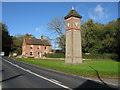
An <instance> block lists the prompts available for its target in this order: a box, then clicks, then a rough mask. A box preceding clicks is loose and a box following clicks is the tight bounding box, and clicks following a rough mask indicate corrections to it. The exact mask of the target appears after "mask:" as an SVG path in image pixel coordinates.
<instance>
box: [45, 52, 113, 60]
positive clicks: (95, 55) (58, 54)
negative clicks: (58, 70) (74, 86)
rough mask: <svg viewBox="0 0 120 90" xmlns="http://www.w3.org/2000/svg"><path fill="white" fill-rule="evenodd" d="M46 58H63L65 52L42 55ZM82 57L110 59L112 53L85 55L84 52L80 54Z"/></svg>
mask: <svg viewBox="0 0 120 90" xmlns="http://www.w3.org/2000/svg"><path fill="white" fill-rule="evenodd" d="M44 56H45V57H46V58H65V53H51V54H46V55H44ZM82 58H84V59H112V54H107V53H104V54H98V53H90V54H89V55H86V54H85V53H83V54H82Z"/></svg>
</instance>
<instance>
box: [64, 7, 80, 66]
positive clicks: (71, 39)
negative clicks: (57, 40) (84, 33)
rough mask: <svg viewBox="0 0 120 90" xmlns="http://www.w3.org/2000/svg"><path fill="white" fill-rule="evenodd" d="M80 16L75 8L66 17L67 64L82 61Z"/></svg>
mask: <svg viewBox="0 0 120 90" xmlns="http://www.w3.org/2000/svg"><path fill="white" fill-rule="evenodd" d="M81 18H82V16H80V15H79V14H78V13H77V12H76V11H75V10H74V9H73V8H72V10H71V11H70V12H69V13H68V14H67V16H65V17H64V19H65V20H66V59H65V63H66V64H79V63H82V46H81V31H80V19H81Z"/></svg>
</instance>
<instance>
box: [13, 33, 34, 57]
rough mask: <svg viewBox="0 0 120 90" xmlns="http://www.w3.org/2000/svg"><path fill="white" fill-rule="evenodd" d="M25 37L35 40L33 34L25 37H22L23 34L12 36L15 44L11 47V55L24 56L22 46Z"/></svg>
mask: <svg viewBox="0 0 120 90" xmlns="http://www.w3.org/2000/svg"><path fill="white" fill-rule="evenodd" d="M25 37H33V38H35V37H34V36H33V35H32V34H25V35H21V34H17V35H15V36H12V39H13V43H12V47H11V53H12V54H13V53H17V54H18V55H21V54H22V44H23V39H24V38H25Z"/></svg>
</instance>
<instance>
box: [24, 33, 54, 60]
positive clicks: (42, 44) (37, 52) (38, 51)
mask: <svg viewBox="0 0 120 90" xmlns="http://www.w3.org/2000/svg"><path fill="white" fill-rule="evenodd" d="M51 49H52V45H51V43H50V42H49V41H48V40H45V39H44V36H43V35H42V36H41V39H35V38H33V37H25V38H24V40H23V45H22V57H34V58H39V57H41V56H42V55H44V54H45V53H46V54H47V53H50V52H51Z"/></svg>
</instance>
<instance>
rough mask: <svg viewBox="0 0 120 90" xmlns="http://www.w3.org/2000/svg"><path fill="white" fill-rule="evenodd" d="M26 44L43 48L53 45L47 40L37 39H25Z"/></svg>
mask: <svg viewBox="0 0 120 90" xmlns="http://www.w3.org/2000/svg"><path fill="white" fill-rule="evenodd" d="M25 43H26V44H27V45H43V46H51V43H50V42H49V41H48V40H45V39H35V38H32V37H31V38H25Z"/></svg>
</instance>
